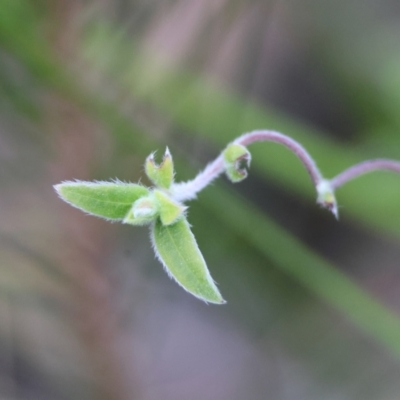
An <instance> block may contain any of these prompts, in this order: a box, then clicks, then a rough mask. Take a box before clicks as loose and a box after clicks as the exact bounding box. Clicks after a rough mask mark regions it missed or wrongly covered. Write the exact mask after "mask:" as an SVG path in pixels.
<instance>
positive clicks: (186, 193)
mask: <svg viewBox="0 0 400 400" xmlns="http://www.w3.org/2000/svg"><path fill="white" fill-rule="evenodd" d="M255 142H275V143H279V144H282V145H283V146H285V147H287V148H288V149H289V150H291V151H292V152H293V153H294V154H295V155H296V156H297V157H298V158H299V159H300V161H301V162H302V163H303V165H304V167H305V168H306V170H307V172H308V174H309V175H310V178H311V180H312V182H313V184H314V186H315V187H317V186H318V185H319V184H320V183H321V182H322V181H323V177H322V175H321V173H320V171H319V169H318V167H317V165H316V164H315V162H314V160H313V159H312V158H311V156H310V155H309V154H308V152H307V150H306V149H305V148H304V147H303V146H302V145H301V144H300V143H298V142H296V141H295V140H293V139H292V138H290V137H288V136H286V135H283V134H281V133H278V132H274V131H266V130H260V131H253V132H250V133H245V134H244V135H242V136H240V137H238V138H237V139H236V140H235V141H234V143H236V144H240V145H242V146H248V145H250V144H252V143H255ZM224 170H225V167H224V161H223V157H222V155H220V156H218V157H217V158H216V159H215V160H214V161H213V162H212V163H210V164H209V165H207V167H206V168H205V169H204V170H203V171H202V172H200V173H199V174H198V175H197V176H196V177H195V178H194V179H193V180H191V181H188V182H182V183H178V184H175V185H174V186H173V188H172V192H173V196H174V198H175V199H176V200H178V201H185V200H190V199H193V198H195V197H196V194H197V193H198V192H200V191H201V190H202V189H204V188H205V187H206V186H208V185H209V184H210V183H211V182H212V181H213V180H214V179H216V178H217V177H218V176H219V175H220V174H221V173H223V172H224Z"/></svg>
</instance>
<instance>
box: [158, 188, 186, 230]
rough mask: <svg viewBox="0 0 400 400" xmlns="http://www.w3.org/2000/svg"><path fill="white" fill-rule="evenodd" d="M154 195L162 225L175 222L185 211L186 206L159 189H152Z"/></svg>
mask: <svg viewBox="0 0 400 400" xmlns="http://www.w3.org/2000/svg"><path fill="white" fill-rule="evenodd" d="M153 193H154V197H155V198H156V199H157V203H158V210H159V213H160V219H161V222H162V224H163V225H171V224H173V223H175V222H176V221H177V220H178V219H179V218H180V217H181V216H182V215H183V213H184V212H185V210H186V207H185V206H183V205H182V204H180V203H178V202H176V201H175V200H172V199H171V198H170V197H169V196H168V195H167V194H165V193H164V192H162V191H161V190H157V189H156V190H154V192H153Z"/></svg>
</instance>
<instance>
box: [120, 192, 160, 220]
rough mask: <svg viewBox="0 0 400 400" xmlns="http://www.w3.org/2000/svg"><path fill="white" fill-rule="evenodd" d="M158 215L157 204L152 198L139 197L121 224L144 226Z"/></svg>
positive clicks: (151, 196) (150, 196)
mask: <svg viewBox="0 0 400 400" xmlns="http://www.w3.org/2000/svg"><path fill="white" fill-rule="evenodd" d="M157 215H158V203H157V201H156V200H155V198H154V196H153V195H152V194H150V195H149V196H144V197H141V198H140V199H138V200H136V201H135V202H134V203H133V206H132V208H131V209H130V210H129V212H128V214H127V215H126V216H125V218H124V220H123V223H124V224H130V225H145V224H148V223H150V222H152V221H154V219H155V218H156V217H157Z"/></svg>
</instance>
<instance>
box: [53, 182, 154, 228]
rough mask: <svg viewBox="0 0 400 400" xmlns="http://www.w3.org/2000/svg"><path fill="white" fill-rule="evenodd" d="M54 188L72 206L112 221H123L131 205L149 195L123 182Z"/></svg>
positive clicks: (57, 186) (84, 183)
mask: <svg viewBox="0 0 400 400" xmlns="http://www.w3.org/2000/svg"><path fill="white" fill-rule="evenodd" d="M54 188H55V190H56V191H57V193H58V194H59V196H60V197H61V198H62V199H63V200H64V201H66V202H67V203H69V204H71V205H72V206H74V207H76V208H79V209H80V210H82V211H85V212H87V213H88V214H92V215H96V216H98V217H103V218H106V219H113V220H121V219H123V218H124V217H125V216H126V214H127V213H128V212H129V210H130V209H131V207H132V204H133V203H134V202H135V201H136V200H137V199H139V197H142V196H146V195H147V194H148V193H149V190H148V189H146V188H145V187H144V186H141V185H137V184H134V183H123V182H83V181H77V182H63V183H60V184H58V185H55V186H54Z"/></svg>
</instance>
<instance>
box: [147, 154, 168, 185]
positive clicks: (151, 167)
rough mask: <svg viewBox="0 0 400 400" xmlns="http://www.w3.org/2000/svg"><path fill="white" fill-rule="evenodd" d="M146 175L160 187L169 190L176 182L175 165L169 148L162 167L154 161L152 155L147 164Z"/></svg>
mask: <svg viewBox="0 0 400 400" xmlns="http://www.w3.org/2000/svg"><path fill="white" fill-rule="evenodd" d="M145 171H146V175H147V176H148V177H149V179H150V180H151V181H152V182H153V183H154V184H155V185H156V186H158V187H160V188H164V189H168V188H169V187H170V186H171V184H172V182H173V180H174V163H173V161H172V156H171V153H170V152H169V150H168V147H167V148H166V149H165V154H164V157H163V160H162V162H161V164H160V165H158V164H156V162H155V161H154V153H152V154H150V155H149V156H148V157H147V159H146V163H145Z"/></svg>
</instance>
